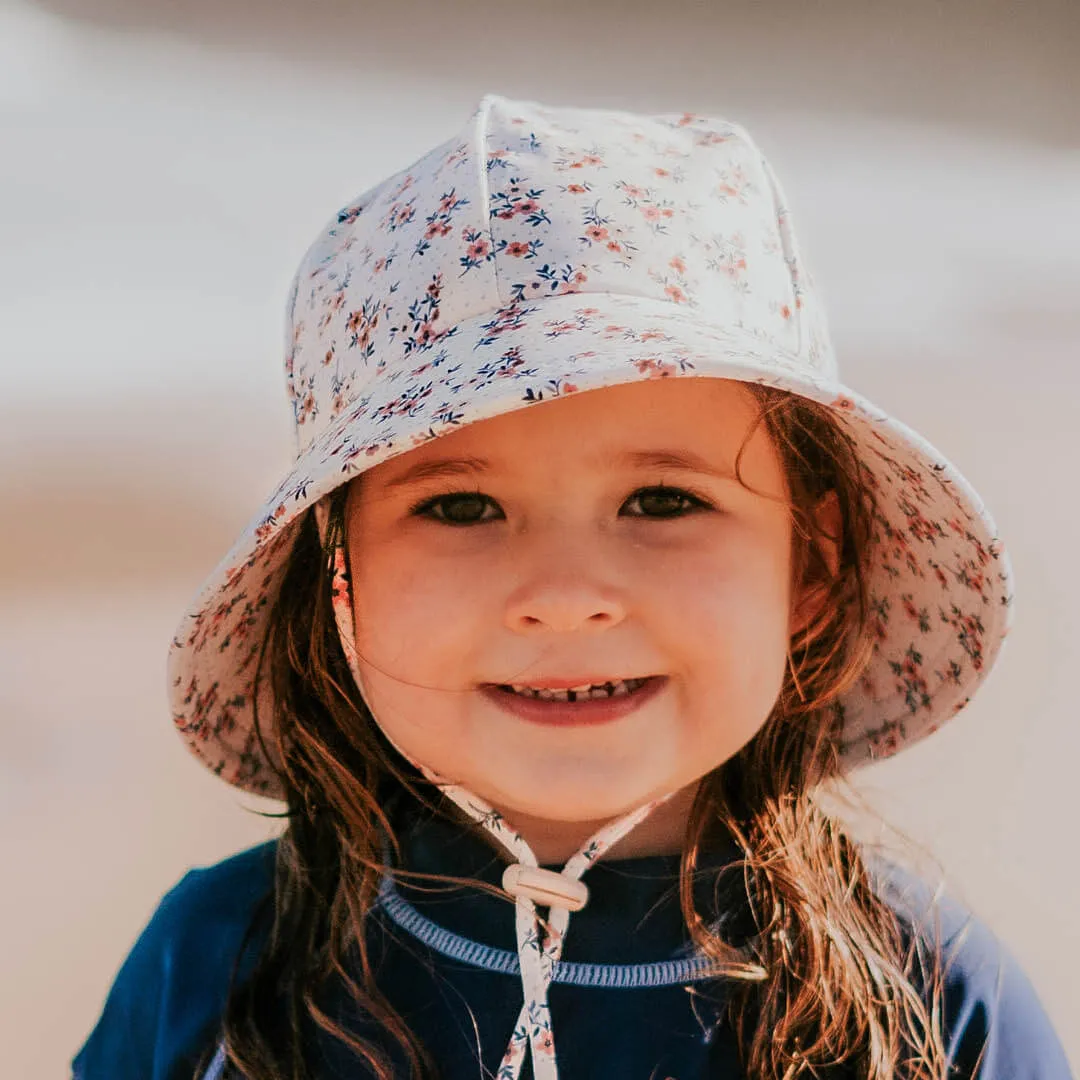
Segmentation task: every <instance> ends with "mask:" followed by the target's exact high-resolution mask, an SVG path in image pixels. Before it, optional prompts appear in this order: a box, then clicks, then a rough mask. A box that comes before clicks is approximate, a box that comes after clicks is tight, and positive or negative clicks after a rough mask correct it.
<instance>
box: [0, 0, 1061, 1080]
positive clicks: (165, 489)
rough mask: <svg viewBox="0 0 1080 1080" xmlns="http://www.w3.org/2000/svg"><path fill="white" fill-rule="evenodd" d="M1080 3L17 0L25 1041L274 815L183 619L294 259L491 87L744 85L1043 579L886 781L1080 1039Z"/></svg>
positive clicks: (2, 761) (2, 775)
mask: <svg viewBox="0 0 1080 1080" xmlns="http://www.w3.org/2000/svg"><path fill="white" fill-rule="evenodd" d="M1078 68H1080V5H1078V4H1076V3H1074V2H1071V0H1062V2H1059V3H991V2H987V3H979V2H974V0H973V2H970V3H959V2H957V3H949V4H946V3H940V4H932V3H929V2H922V0H907V2H905V3H904V4H888V5H886V4H872V3H859V2H856V0H852V2H851V3H848V4H840V3H810V2H806V0H803V2H796V0H792V2H788V3H781V2H772V3H759V4H754V3H750V2H730V3H723V4H721V3H719V2H717V3H714V4H711V5H702V4H694V3H689V2H684V0H667V2H665V3H662V4H661V3H654V4H643V3H629V2H628V3H621V4H620V3H614V2H611V3H589V2H588V0H578V2H576V3H569V2H567V3H548V4H545V5H543V6H542V7H540V6H536V5H531V6H526V7H519V6H508V5H494V4H493V5H490V6H488V5H483V4H480V3H476V2H470V3H457V4H452V3H446V2H443V3H439V2H438V0H427V2H426V3H422V4H409V3H404V2H401V3H394V2H393V0H375V2H371V3H361V2H360V0H353V2H351V3H350V2H349V0H337V2H332V0H277V2H272V0H266V2H264V3H263V4H258V3H256V2H255V0H240V2H234V0H216V2H212V0H198V2H194V3H187V4H173V3H169V2H167V0H87V2H82V0H46V2H41V3H33V2H29V0H17V2H11V0H0V326H2V328H3V339H2V341H3V343H2V346H0V348H2V356H3V361H2V362H3V393H4V400H5V402H6V405H5V407H4V422H3V424H2V425H0V506H2V507H3V511H2V512H3V525H2V529H0V725H2V739H0V815H2V816H0V846H2V850H3V852H4V860H3V862H4V871H3V883H2V888H0V904H2V905H3V908H2V914H3V918H2V920H0V926H2V927H3V929H2V931H0V934H2V938H0V1045H2V1046H3V1048H4V1060H5V1065H4V1076H5V1077H7V1076H10V1077H18V1078H20V1080H24V1078H25V1080H45V1078H47V1077H61V1076H66V1075H67V1063H68V1061H69V1059H70V1057H71V1056H72V1054H73V1053H74V1052H75V1050H76V1049H77V1047H78V1046H79V1045H80V1044H81V1042H82V1040H83V1038H84V1037H85V1036H86V1034H87V1033H88V1031H89V1030H90V1028H91V1026H92V1025H93V1023H94V1021H95V1019H96V1017H97V1015H98V1012H99V1010H100V1008H101V1005H102V1001H103V998H104V995H105V992H106V990H107V988H108V986H109V983H110V982H111V980H112V978H113V976H114V974H115V972H116V969H117V968H118V966H119V964H120V962H121V960H122V959H123V957H124V955H125V953H126V952H127V950H128V949H129V948H130V947H131V945H132V943H133V942H134V940H135V937H136V935H137V934H138V932H139V930H140V929H141V927H142V926H143V925H144V923H145V922H146V920H147V918H148V917H149V915H150V913H151V911H152V910H153V908H154V907H155V905H156V903H157V901H158V900H159V898H160V897H161V895H162V893H163V892H164V891H165V890H166V889H168V888H169V887H170V886H171V885H172V884H174V883H175V881H176V880H177V879H178V878H179V877H180V876H181V875H182V874H183V873H184V871H185V870H186V869H187V868H188V867H190V866H193V865H197V864H205V863H208V862H212V861H215V860H217V859H219V858H222V857H224V856H225V855H228V854H229V853H231V852H234V851H236V850H238V849H240V848H242V847H245V846H247V845H249V844H252V843H255V842H257V841H260V840H262V839H264V838H266V837H267V836H269V835H270V834H271V833H272V832H273V831H274V823H273V822H272V821H268V820H266V819H264V818H260V817H258V816H256V814H254V813H253V812H252V811H253V810H255V809H266V808H270V809H273V807H272V806H267V807H259V806H258V805H257V801H256V800H255V799H253V798H250V797H246V796H241V795H238V794H236V793H233V792H232V791H231V790H230V789H229V788H227V787H226V786H225V785H223V784H221V783H220V782H219V781H217V780H216V779H215V778H214V777H213V776H211V775H210V774H209V773H204V771H203V770H202V769H200V767H199V766H198V765H197V764H196V763H195V761H194V759H191V758H189V756H188V754H187V753H186V752H185V751H184V750H183V749H182V748H181V744H180V742H179V740H178V739H177V738H176V737H175V735H174V734H173V733H172V731H171V728H170V722H169V717H168V713H167V709H166V703H165V690H164V686H165V684H164V657H165V649H166V646H167V643H168V640H169V637H170V635H171V633H172V630H173V626H174V622H175V620H176V618H177V616H178V615H179V613H180V611H181V609H182V607H183V605H184V603H185V601H186V600H187V599H188V597H189V596H190V594H192V593H193V592H194V591H195V590H196V589H197V587H198V585H199V583H200V581H201V579H202V577H203V575H204V574H205V573H206V572H208V571H209V570H210V568H211V567H212V566H213V564H214V563H215V562H216V561H217V560H218V559H219V557H221V556H222V555H223V554H224V552H225V550H226V548H227V547H228V545H229V544H230V543H231V541H232V539H233V538H234V534H236V533H237V532H238V530H239V529H240V528H241V527H242V526H243V524H244V523H245V521H246V519H247V518H248V516H249V515H250V514H251V513H252V512H254V510H255V509H256V507H257V506H258V504H259V503H260V502H261V500H262V497H263V495H264V494H265V493H266V492H267V491H268V490H269V489H270V488H271V487H272V486H273V485H274V484H275V483H276V480H277V478H278V475H279V473H280V472H281V471H282V470H283V469H284V467H285V465H286V463H287V461H288V457H289V449H290V446H289V438H290V431H289V423H288V413H287V409H286V404H285V398H284V393H283V385H282V377H281V328H282V321H283V305H284V299H285V291H286V288H287V286H288V283H289V279H290V277H291V275H292V272H293V270H294V268H295V266H296V264H297V262H298V261H299V258H300V256H301V255H302V254H303V251H304V249H305V248H306V246H307V244H308V243H309V242H310V240H311V239H312V238H313V237H314V235H315V232H316V230H318V229H319V228H320V227H321V226H322V225H323V223H324V222H325V220H326V219H327V218H328V217H329V216H330V214H332V213H333V212H334V211H335V210H336V209H337V208H338V207H339V206H341V205H343V204H344V203H345V202H346V201H348V200H349V199H351V198H352V197H353V196H354V195H356V194H358V193H360V192H361V191H362V190H364V189H365V188H366V187H368V186H369V185H370V184H372V183H374V182H376V181H377V180H379V179H380V178H381V177H382V176H383V175H385V174H387V173H389V172H390V171H391V170H394V169H397V168H400V167H403V166H404V165H406V164H407V163H408V162H409V161H411V160H412V159H413V158H414V157H415V156H417V155H418V154H419V153H421V152H423V151H425V150H426V149H428V148H429V146H431V145H434V144H435V143H436V142H439V141H441V140H443V139H444V138H447V137H449V135H450V134H451V133H452V132H453V131H455V130H457V128H458V127H459V125H460V124H461V123H463V121H464V120H465V119H466V118H467V116H468V115H469V113H470V111H471V110H472V108H473V106H474V104H475V102H476V101H477V99H478V98H479V97H480V96H481V95H482V94H483V93H485V92H487V91H497V92H500V93H504V94H508V95H510V96H520V97H533V98H539V99H541V100H546V101H549V102H552V103H571V104H592V105H605V106H617V107H628V108H640V109H645V110H655V111H674V110H682V109H690V110H694V111H711V112H718V113H721V114H726V115H728V116H730V117H732V118H734V119H738V120H741V121H743V122H745V123H746V124H747V125H748V126H749V127H750V129H751V131H752V132H753V133H754V134H755V135H756V136H757V138H758V140H759V142H760V143H761V145H762V147H763V148H764V149H765V151H766V153H768V154H769V155H770V157H771V159H772V160H773V162H774V163H775V165H776V167H777V170H778V172H779V173H780V176H781V178H782V180H783V182H784V184H785V186H786V187H787V189H788V194H789V196H790V201H791V203H792V205H793V207H794V211H795V215H796V220H797V222H798V224H799V226H800V229H801V233H802V236H803V241H804V244H805V246H806V247H807V248H808V250H809V254H810V261H811V263H812V265H813V266H814V267H815V269H816V271H817V276H818V278H819V280H820V281H821V283H822V286H823V289H824V292H825V296H826V300H827V303H828V305H829V310H830V312H831V316H832V323H833V328H834V336H835V339H836V343H837V347H838V350H839V352H840V355H841V361H842V364H843V366H844V369H845V374H846V375H847V377H848V379H849V381H851V382H852V383H853V384H854V385H855V386H857V387H859V388H860V389H862V390H863V391H864V392H866V393H867V394H868V395H869V396H871V397H872V398H873V399H875V400H877V401H878V402H879V403H880V404H881V405H883V406H884V407H886V408H888V409H890V410H892V411H894V412H895V413H896V414H898V415H899V416H900V417H901V418H903V419H904V420H905V421H906V422H907V423H909V424H910V425H912V426H914V427H915V428H917V429H918V430H920V431H921V432H922V433H923V434H925V435H926V437H927V438H929V439H930V441H931V442H933V443H935V444H936V445H937V446H939V447H940V449H941V450H943V451H944V452H945V453H946V454H947V455H949V456H950V457H952V458H953V459H954V460H956V461H957V462H958V463H959V464H960V466H961V468H962V469H963V470H964V471H965V473H966V474H967V475H968V477H969V478H970V479H971V481H972V482H973V483H974V484H975V486H976V487H977V489H978V490H980V492H981V493H982V494H983V495H984V497H985V498H986V500H987V502H988V504H989V505H990V507H991V508H992V510H993V512H994V513H995V515H996V517H997V519H998V521H999V523H1000V525H1001V528H1002V531H1003V534H1004V536H1005V537H1006V539H1007V540H1008V541H1009V542H1010V545H1011V553H1012V557H1013V560H1014V565H1015V569H1016V573H1017V579H1018V604H1017V610H1016V622H1015V628H1014V631H1013V635H1012V638H1011V639H1010V642H1009V644H1008V646H1007V647H1006V650H1005V653H1004V655H1003V658H1002V661H1001V663H1000V665H999V666H998V668H997V670H996V671H995V673H994V674H993V676H992V678H991V680H990V682H989V684H988V685H987V687H986V688H985V689H984V691H983V692H982V693H981V694H980V696H979V697H978V698H977V700H976V701H975V702H974V703H973V705H972V706H971V707H970V708H969V709H968V710H967V711H966V712H965V713H963V714H961V716H960V717H959V718H958V719H957V720H956V721H955V722H954V723H953V724H951V725H950V726H949V727H948V728H947V729H946V730H944V731H942V732H941V733H939V734H938V735H936V736H934V737H933V738H932V739H930V740H929V741H927V742H925V743H923V744H921V745H920V746H918V747H917V748H915V749H913V750H912V751H911V752H909V753H907V754H905V755H903V756H902V757H901V758H899V759H897V760H895V761H891V762H886V763H883V764H881V765H879V766H876V767H875V768H874V769H873V770H872V771H869V772H864V773H863V774H861V775H860V777H859V786H860V787H861V789H862V790H864V791H865V792H866V793H867V794H868V796H869V797H870V798H871V799H872V801H873V802H874V803H875V804H876V805H877V806H879V807H880V808H881V809H882V810H883V811H884V812H886V813H888V814H889V815H890V816H891V820H892V821H893V822H895V823H896V824H897V825H898V826H900V827H901V828H903V829H906V830H907V831H909V832H910V833H911V834H913V835H914V836H915V837H916V838H917V839H918V840H920V841H922V842H924V843H925V844H926V845H927V846H928V847H929V848H930V850H931V851H932V852H933V853H934V854H935V855H937V856H938V857H940V858H941V860H942V861H943V862H944V864H945V866H946V868H947V869H948V871H949V875H950V880H951V881H952V883H953V885H954V887H955V888H956V889H957V891H958V892H959V894H960V895H961V897H962V898H963V899H965V900H966V901H967V902H968V903H969V904H970V906H971V907H972V908H973V909H974V910H975V911H976V913H977V914H978V915H980V916H981V917H982V918H983V919H985V920H986V921H987V922H989V923H990V924H991V925H992V926H993V927H994V928H995V929H997V931H998V932H999V933H1000V935H1001V936H1002V938H1003V939H1004V940H1005V941H1006V942H1007V943H1008V945H1009V946H1010V947H1011V948H1012V950H1013V951H1014V952H1015V954H1016V955H1017V956H1018V957H1019V958H1020V960H1021V962H1022V963H1023V965H1024V966H1025V968H1026V970H1027V971H1028V973H1029V975H1030V976H1031V978H1032V981H1033V982H1034V983H1035V985H1036V987H1037V988H1038V990H1039V993H1040V995H1041V997H1042V999H1043V1001H1044V1003H1045V1005H1046V1008H1047V1010H1048V1012H1049V1013H1050V1015H1051V1016H1052V1018H1053V1019H1054V1021H1055V1023H1056V1025H1057V1027H1058V1029H1059V1031H1060V1033H1061V1037H1062V1039H1063V1040H1064V1042H1065V1044H1066V1046H1067V1049H1068V1052H1069V1053H1070V1054H1071V1056H1072V1060H1073V1062H1074V1068H1077V1070H1078V1071H1080V990H1078V985H1080V984H1078V980H1077V978H1076V971H1077V969H1078V968H1080V925H1078V922H1077V919H1076V917H1075V916H1076V911H1077V907H1078V901H1080V860H1078V855H1080V844H1078V842H1077V835H1076V831H1077V824H1078V814H1077V810H1076V791H1077V786H1078V784H1077V776H1076V771H1077V760H1078V758H1080V723H1078V722H1077V719H1076V716H1077V710H1076V704H1075V697H1076V682H1075V680H1076V674H1077V672H1078V670H1080V618H1078V616H1077V614H1076V612H1077V610H1078V609H1080V579H1078V577H1077V575H1076V573H1075V571H1074V568H1073V567H1074V562H1073V560H1074V557H1075V550H1076V539H1077V536H1078V531H1080V506H1078V500H1077V494H1076V492H1077V483H1076V467H1077V463H1078V457H1080V435H1078V433H1077V413H1076V402H1077V400H1078V396H1080V364H1078V359H1080V306H1078V304H1077V300H1076V297H1077V291H1078V289H1080V196H1078V192H1080V84H1078V81H1077V75H1076V71H1077V69H1078Z"/></svg>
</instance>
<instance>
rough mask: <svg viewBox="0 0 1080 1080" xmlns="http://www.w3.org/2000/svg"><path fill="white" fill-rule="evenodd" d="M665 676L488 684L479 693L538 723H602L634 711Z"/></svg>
mask: <svg viewBox="0 0 1080 1080" xmlns="http://www.w3.org/2000/svg"><path fill="white" fill-rule="evenodd" d="M667 681H668V678H667V676H666V675H649V676H646V677H644V678H636V679H617V680H613V681H611V682H605V683H592V684H588V685H584V684H583V685H580V686H577V687H573V688H569V687H567V688H565V689H553V688H543V687H529V686H518V685H509V684H499V683H489V684H487V685H486V686H484V687H482V689H481V692H482V693H483V694H484V695H485V696H486V697H488V698H489V699H490V700H492V701H494V702H495V704H497V705H498V706H499V707H500V708H501V709H503V710H504V711H506V712H509V713H512V714H513V715H514V716H517V717H519V718H520V719H523V720H529V721H531V722H533V723H539V724H553V725H558V726H571V725H575V724H602V723H608V722H609V721H612V720H617V719H619V718H620V717H623V716H627V715H628V714H630V713H632V712H636V711H637V710H638V709H639V708H641V707H642V706H643V705H644V704H645V703H646V702H647V701H650V700H652V698H654V697H655V696H656V695H657V694H658V693H660V692H661V691H662V690H663V688H664V687H665V686H666V684H667Z"/></svg>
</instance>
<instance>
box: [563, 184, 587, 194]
mask: <svg viewBox="0 0 1080 1080" xmlns="http://www.w3.org/2000/svg"><path fill="white" fill-rule="evenodd" d="M566 190H567V191H568V192H569V193H570V194H571V195H584V194H586V192H588V191H590V190H591V189H590V187H589V185H588V184H567V185H566Z"/></svg>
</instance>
